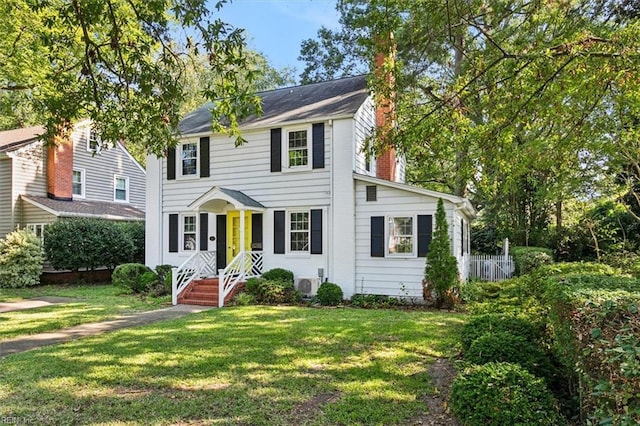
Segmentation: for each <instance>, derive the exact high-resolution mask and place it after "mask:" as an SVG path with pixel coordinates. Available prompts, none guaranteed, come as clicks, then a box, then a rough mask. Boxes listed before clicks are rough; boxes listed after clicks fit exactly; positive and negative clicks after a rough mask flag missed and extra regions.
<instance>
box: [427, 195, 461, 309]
mask: <svg viewBox="0 0 640 426" xmlns="http://www.w3.org/2000/svg"><path fill="white" fill-rule="evenodd" d="M425 282H426V287H427V289H428V292H429V293H430V290H431V289H433V290H434V291H435V294H436V298H435V305H436V307H442V306H451V305H453V303H454V300H453V298H452V295H451V290H452V289H453V287H454V286H455V285H456V283H457V282H458V266H457V261H456V258H455V256H453V254H451V241H450V239H449V226H448V224H447V216H446V213H445V211H444V202H443V201H442V198H439V199H438V208H437V210H436V229H435V231H434V233H433V239H432V240H431V243H430V244H429V253H427V266H426V268H425Z"/></svg>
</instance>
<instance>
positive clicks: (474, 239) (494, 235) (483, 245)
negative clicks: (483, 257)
mask: <svg viewBox="0 0 640 426" xmlns="http://www.w3.org/2000/svg"><path fill="white" fill-rule="evenodd" d="M503 241H504V238H502V237H501V236H500V235H499V234H498V231H497V230H496V228H495V227H494V226H490V225H486V224H484V223H481V222H480V221H475V222H473V224H472V225H471V248H472V249H473V251H474V252H477V253H482V254H499V253H500V251H501V250H502V242H503Z"/></svg>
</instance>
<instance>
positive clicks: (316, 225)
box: [311, 209, 322, 254]
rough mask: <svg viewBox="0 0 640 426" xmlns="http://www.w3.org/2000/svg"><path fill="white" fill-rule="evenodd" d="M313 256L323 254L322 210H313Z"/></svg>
mask: <svg viewBox="0 0 640 426" xmlns="http://www.w3.org/2000/svg"><path fill="white" fill-rule="evenodd" d="M311 254H322V210H321V209H317V210H311Z"/></svg>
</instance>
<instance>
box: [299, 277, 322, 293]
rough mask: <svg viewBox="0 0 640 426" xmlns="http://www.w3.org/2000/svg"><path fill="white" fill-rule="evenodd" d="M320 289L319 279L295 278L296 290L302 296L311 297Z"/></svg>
mask: <svg viewBox="0 0 640 426" xmlns="http://www.w3.org/2000/svg"><path fill="white" fill-rule="evenodd" d="M318 287H320V278H318V277H313V278H296V290H298V291H299V292H300V293H302V295H303V296H306V297H312V296H315V295H316V293H317V292H318Z"/></svg>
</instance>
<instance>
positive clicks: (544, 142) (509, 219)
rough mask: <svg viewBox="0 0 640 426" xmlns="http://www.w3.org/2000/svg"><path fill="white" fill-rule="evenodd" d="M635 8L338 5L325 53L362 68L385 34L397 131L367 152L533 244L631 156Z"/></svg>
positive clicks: (515, 2)
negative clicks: (403, 159) (394, 156)
mask: <svg viewBox="0 0 640 426" xmlns="http://www.w3.org/2000/svg"><path fill="white" fill-rule="evenodd" d="M638 4H639V3H638V2H637V1H634V0H629V1H623V2H620V1H613V0H598V1H591V0H577V1H571V2H544V1H541V0H536V1H524V0H508V1H500V0H485V1H480V0H478V1H463V0H449V1H446V2H443V1H438V0H372V1H365V0H343V1H340V2H339V3H338V10H339V11H340V13H341V15H342V21H341V22H342V24H343V27H344V28H343V31H342V32H340V33H338V32H336V33H335V34H336V35H335V36H334V38H333V41H334V42H340V41H341V40H344V41H345V42H348V43H352V44H354V46H350V49H345V48H343V47H340V48H339V50H341V51H345V50H350V51H352V52H355V53H356V54H358V55H359V56H360V60H361V61H363V62H364V63H369V64H372V63H373V58H374V57H375V54H376V53H377V52H376V49H377V47H376V42H377V41H378V42H379V40H380V38H381V37H384V35H385V34H390V33H393V34H394V35H395V40H396V42H397V57H396V61H395V62H394V66H393V69H392V70H391V71H393V72H394V75H395V79H394V87H395V91H396V93H397V96H396V102H395V105H396V116H397V117H398V122H397V126H396V127H395V128H394V129H393V132H392V134H390V135H388V136H387V137H386V138H385V139H384V140H378V141H377V142H376V144H378V145H380V144H382V145H386V144H393V145H394V146H395V147H396V148H398V149H399V150H401V151H402V152H403V153H405V154H406V155H407V158H408V163H409V166H410V173H409V174H408V177H409V178H410V180H411V181H412V182H414V183H421V184H423V185H425V186H429V187H431V188H433V189H437V190H446V191H450V192H453V193H455V194H458V195H470V196H471V197H472V198H473V201H474V202H475V204H476V205H478V206H479V207H480V208H485V209H486V210H487V211H486V213H485V216H486V220H487V222H488V223H489V225H491V226H492V227H495V228H496V229H497V230H498V231H499V232H500V233H501V234H505V235H502V236H510V238H512V239H513V241H514V243H517V244H523V245H524V244H531V243H535V244H540V241H539V240H540V239H542V240H544V239H545V238H547V237H546V236H545V229H546V228H547V227H548V226H549V218H550V217H551V216H555V217H556V227H557V228H558V230H561V228H562V226H563V223H562V216H563V210H564V204H565V202H566V200H569V199H572V198H574V197H576V196H584V195H585V194H586V195H587V196H592V195H593V191H594V187H595V188H596V189H598V188H597V185H598V184H599V182H600V181H601V180H602V179H601V176H602V174H603V173H604V172H605V170H606V172H612V173H615V172H616V171H617V170H620V167H621V164H630V163H631V164H633V162H635V163H636V164H637V162H638V158H640V151H639V150H638V144H637V141H638V140H640V138H639V137H638V136H639V135H638V126H637V123H636V122H635V121H634V120H632V118H633V117H638V116H640V115H638V114H637V113H638V105H640V102H639V100H640V91H639V90H638V88H639V86H638V83H639V78H640V77H639V75H638V73H636V72H634V70H635V69H637V67H638V66H639V65H640V55H639V54H638V50H639V49H640V23H639V21H638V13H637V11H638V10H639V8H638ZM344 33H352V36H351V37H350V38H344V37H342V34H344ZM338 34H339V36H338ZM341 37H342V38H341ZM319 46H320V47H321V48H322V47H323V46H331V43H329V42H328V41H324V40H323V41H322V43H320V44H319ZM323 55H324V51H323V52H321V53H319V55H318V56H319V57H323ZM350 60H351V59H350V58H348V57H345V58H344V61H343V68H342V70H347V69H348V67H349V66H350V62H349V61H350ZM308 65H312V66H313V65H314V64H313V63H311V62H308ZM320 65H323V64H322V63H320ZM332 66H333V67H334V68H336V65H335V64H332ZM307 72H308V73H311V72H312V70H307ZM332 72H334V73H337V71H332ZM381 77H384V76H381V75H379V74H378V73H374V74H373V75H372V88H373V89H374V91H381V90H382V91H385V90H388V87H387V86H388V82H387V81H385V78H381ZM513 227H515V228H518V229H521V230H522V232H521V233H519V234H516V235H508V233H509V231H510V229H511V228H513Z"/></svg>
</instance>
